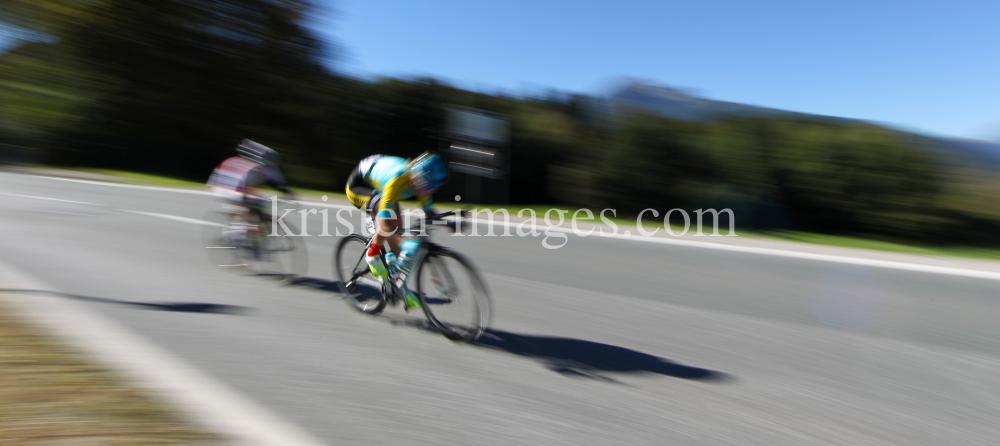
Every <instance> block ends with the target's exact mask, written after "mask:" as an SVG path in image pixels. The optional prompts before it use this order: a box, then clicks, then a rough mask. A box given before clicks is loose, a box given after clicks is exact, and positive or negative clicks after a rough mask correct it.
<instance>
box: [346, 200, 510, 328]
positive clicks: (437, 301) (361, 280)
mask: <svg viewBox="0 0 1000 446" xmlns="http://www.w3.org/2000/svg"><path fill="white" fill-rule="evenodd" d="M452 216H455V217H459V218H461V217H465V216H466V212H465V211H457V212H455V211H451V212H445V213H442V214H438V215H435V216H433V217H431V218H421V219H419V223H418V225H417V226H416V227H413V226H411V227H410V228H404V229H402V230H401V233H403V234H408V235H412V236H414V237H416V238H417V239H418V240H419V241H420V242H421V248H420V250H419V251H418V252H417V254H415V258H413V259H410V260H408V261H407V262H406V263H408V264H409V265H411V266H410V269H409V271H408V272H407V271H402V272H399V273H397V274H393V275H392V277H394V278H397V279H400V280H392V279H387V280H384V281H383V280H380V279H379V278H378V277H375V276H374V275H373V274H372V272H371V270H370V268H369V267H368V264H367V263H366V262H365V256H366V252H367V251H368V248H370V247H371V243H372V237H373V235H374V228H375V225H374V219H373V218H372V214H371V212H365V219H366V223H367V227H368V229H369V232H371V233H372V235H362V234H358V233H353V234H350V235H347V236H345V237H344V238H342V239H341V240H340V243H339V244H338V245H337V249H336V251H335V253H334V268H335V271H334V275H335V276H336V278H337V279H338V280H339V286H340V290H341V293H342V294H343V295H344V300H346V301H347V302H348V303H349V304H350V305H351V306H353V307H354V308H356V309H357V310H358V311H361V312H362V313H366V314H371V315H375V314H379V313H381V312H382V311H383V310H384V309H385V307H386V306H388V305H393V306H395V305H398V304H400V303H402V305H403V308H404V309H405V310H406V311H409V310H410V307H409V305H407V302H406V299H405V296H404V294H403V293H404V292H405V290H404V289H403V287H406V288H409V289H411V290H414V291H415V292H416V296H417V297H418V299H419V302H420V306H421V307H422V308H423V311H424V315H426V316H427V320H428V321H429V322H430V323H431V325H432V326H433V327H434V328H435V329H437V330H438V331H439V332H441V334H443V335H444V336H445V337H446V338H448V339H451V340H454V341H462V342H469V341H474V340H476V339H478V338H479V337H480V336H481V335H482V334H483V331H484V330H485V329H486V327H487V325H488V324H489V320H490V310H491V307H490V298H489V294H488V293H487V290H486V286H485V284H484V283H483V280H482V278H481V277H480V276H479V273H478V272H477V271H476V269H475V267H474V266H473V265H472V263H471V262H470V261H469V260H468V259H466V258H465V256H463V255H461V254H459V253H457V252H455V251H453V250H451V249H449V248H446V247H444V246H441V245H439V244H437V243H434V242H432V241H431V240H430V233H429V231H428V230H427V229H430V228H431V227H435V226H440V225H444V226H446V227H449V228H450V229H452V230H453V231H454V230H455V229H456V226H457V225H458V224H459V222H458V221H455V220H445V218H446V217H452ZM380 260H381V261H382V262H384V264H385V265H386V269H387V271H393V269H392V268H391V267H390V266H389V264H388V262H386V260H385V250H383V253H382V254H381V255H380ZM414 284H415V285H416V286H415V287H413V285H414Z"/></svg>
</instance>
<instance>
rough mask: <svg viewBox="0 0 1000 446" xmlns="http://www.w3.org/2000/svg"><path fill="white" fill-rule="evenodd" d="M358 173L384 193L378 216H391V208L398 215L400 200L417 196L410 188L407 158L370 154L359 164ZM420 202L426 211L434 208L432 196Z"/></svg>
mask: <svg viewBox="0 0 1000 446" xmlns="http://www.w3.org/2000/svg"><path fill="white" fill-rule="evenodd" d="M358 173H360V174H361V175H362V176H363V178H364V180H365V182H366V183H368V184H370V185H371V186H372V188H374V189H375V190H377V191H379V192H380V193H381V195H382V200H381V201H380V202H379V206H378V214H377V215H376V217H377V218H386V217H390V216H391V215H392V214H391V213H390V212H389V210H390V209H391V210H393V211H395V212H396V214H397V215H398V214H399V202H400V201H402V200H405V199H408V198H414V197H417V194H416V193H414V192H413V191H412V190H411V189H410V162H409V161H408V160H406V159H405V158H399V157H395V156H382V155H374V156H370V157H368V158H365V159H364V160H362V161H361V163H360V164H359V165H358ZM418 198H419V197H418ZM419 203H420V207H421V208H423V210H425V211H428V210H431V209H433V208H434V200H433V198H432V197H430V196H428V197H425V198H423V199H420V200H419Z"/></svg>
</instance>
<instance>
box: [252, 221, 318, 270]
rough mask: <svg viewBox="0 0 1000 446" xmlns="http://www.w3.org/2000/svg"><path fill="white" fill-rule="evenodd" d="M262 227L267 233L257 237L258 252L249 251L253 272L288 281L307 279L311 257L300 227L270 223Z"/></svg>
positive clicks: (255, 247)
mask: <svg viewBox="0 0 1000 446" xmlns="http://www.w3.org/2000/svg"><path fill="white" fill-rule="evenodd" d="M260 227H261V229H262V230H263V231H264V234H260V235H259V236H258V237H257V238H256V241H257V243H256V244H255V246H253V249H255V251H251V252H249V254H251V259H250V262H249V263H250V265H251V270H253V271H254V272H255V273H257V274H258V275H263V276H275V277H279V278H282V279H285V280H290V279H294V278H296V277H301V276H304V275H305V274H306V272H307V271H308V269H309V254H308V252H307V251H306V246H305V243H304V242H303V240H302V239H303V237H300V236H299V235H298V234H299V230H298V228H297V227H296V226H295V225H294V224H292V223H289V222H284V225H281V224H279V225H274V226H272V224H271V222H270V221H267V220H265V221H264V222H262V223H261V225H260ZM286 228H287V229H288V230H287V231H286V230H285V229H286Z"/></svg>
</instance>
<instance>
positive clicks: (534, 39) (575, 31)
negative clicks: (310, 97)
mask: <svg viewBox="0 0 1000 446" xmlns="http://www.w3.org/2000/svg"><path fill="white" fill-rule="evenodd" d="M317 1H318V2H320V3H321V4H322V5H324V9H327V10H329V11H328V13H326V14H323V15H322V16H321V17H322V19H321V20H317V21H315V28H316V29H317V30H318V31H319V32H320V34H321V36H322V37H325V38H327V39H329V40H330V41H332V42H333V43H334V44H335V45H336V46H337V47H339V54H338V57H337V58H335V59H334V60H333V62H331V67H332V68H334V69H336V70H338V71H340V72H343V73H346V74H350V75H354V76H359V77H377V76H398V77H409V76H432V77H436V78H439V79H442V80H444V81H447V82H449V83H451V84H453V85H455V86H458V87H462V88H469V89H474V90H479V91H485V92H490V93H495V92H500V91H503V92H506V93H509V94H516V95H530V94H533V93H539V92H543V91H546V90H548V89H555V90H560V91H566V92H574V93H584V94H592V95H601V94H608V93H609V92H610V89H611V88H612V86H613V85H615V83H616V81H617V80H620V79H622V78H625V77H627V78H636V79H643V80H647V81H649V82H652V83H657V84H661V85H667V86H673V87H680V88H683V89H691V90H694V91H695V92H697V93H699V94H700V95H702V96H705V97H709V98H712V99H718V100H725V101H732V102H741V103H747V104H753V105H759V106H765V107H773V108H780V109H786V110H793V111H799V112H805V113H816V114H822V115H830V116H841V117H848V118H856V119H865V120H870V121H875V122H881V123H886V124H889V125H893V126H895V127H899V128H903V129H906V130H913V131H919V132H923V133H928V134H933V135H943V136H954V137H963V138H976V139H991V140H1000V55H998V52H1000V51H998V46H1000V0H955V1H939V0H934V1H926V0H923V1H922V0H912V1H899V0H881V1H880V0H871V1H857V0H839V1H830V0H794V1H792V0H752V1H751V0H702V1H692V0H685V1H676V0H618V1H596V0H573V1H567V0H534V1H526V0H464V1H463V0H420V1H412V0H406V1H402V0H317ZM7 44H9V39H2V38H0V51H2V50H3V47H5V46H7Z"/></svg>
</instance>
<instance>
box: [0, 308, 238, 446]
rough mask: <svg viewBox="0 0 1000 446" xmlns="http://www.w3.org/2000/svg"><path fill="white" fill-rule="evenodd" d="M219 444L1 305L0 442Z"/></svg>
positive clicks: (15, 445) (8, 444) (10, 445)
mask: <svg viewBox="0 0 1000 446" xmlns="http://www.w3.org/2000/svg"><path fill="white" fill-rule="evenodd" d="M221 443H222V442H221V439H220V438H219V437H217V436H215V435H214V434H211V433H208V432H205V431H203V430H200V429H198V428H196V427H194V426H191V425H190V424H188V423H186V422H184V421H182V420H181V419H180V418H179V417H178V416H177V415H176V414H174V413H173V412H171V411H170V410H169V409H167V408H166V407H164V406H163V405H162V404H161V403H159V402H158V401H154V400H153V399H151V398H149V397H147V396H145V395H143V394H142V393H141V392H139V391H137V390H135V389H133V388H131V387H129V386H128V385H126V384H125V383H124V382H123V381H122V380H121V379H119V378H117V377H116V376H115V375H114V374H113V373H111V372H110V371H108V370H106V369H105V368H103V367H101V366H99V365H95V364H93V363H92V362H90V361H88V360H87V358H85V357H83V356H82V355H81V354H79V353H77V352H75V351H73V350H72V349H71V348H69V347H67V346H65V345H63V344H61V343H59V342H57V341H56V340H53V339H51V338H50V337H48V336H46V335H43V334H42V333H40V332H39V331H38V330H37V329H36V328H35V327H33V326H30V325H29V324H27V323H25V322H24V321H22V320H20V318H19V317H18V316H17V315H16V314H15V313H14V312H12V310H11V309H10V308H9V307H8V306H6V305H4V304H3V303H2V302H0V444H3V445H4V446H21V445H24V446H27V445H57V444H58V445H81V446H83V445H102V446H103V445H111V446H114V445H219V444H221Z"/></svg>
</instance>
